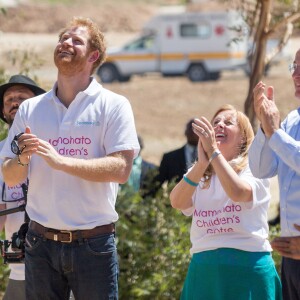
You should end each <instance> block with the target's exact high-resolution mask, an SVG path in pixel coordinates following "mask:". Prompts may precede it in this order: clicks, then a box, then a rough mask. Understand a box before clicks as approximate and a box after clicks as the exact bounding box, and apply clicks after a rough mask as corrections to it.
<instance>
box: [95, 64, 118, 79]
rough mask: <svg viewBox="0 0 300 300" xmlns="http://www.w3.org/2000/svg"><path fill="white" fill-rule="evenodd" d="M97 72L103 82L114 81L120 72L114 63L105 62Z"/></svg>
mask: <svg viewBox="0 0 300 300" xmlns="http://www.w3.org/2000/svg"><path fill="white" fill-rule="evenodd" d="M97 74H98V76H99V77H100V79H101V82H103V83H112V82H114V81H115V80H118V79H119V72H118V71H117V68H116V67H115V66H114V65H111V64H104V65H102V66H101V67H100V68H99V69H98V70H97Z"/></svg>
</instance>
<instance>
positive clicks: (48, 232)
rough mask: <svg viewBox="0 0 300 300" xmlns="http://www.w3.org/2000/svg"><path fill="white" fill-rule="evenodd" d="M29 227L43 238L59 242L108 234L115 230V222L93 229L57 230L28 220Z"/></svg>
mask: <svg viewBox="0 0 300 300" xmlns="http://www.w3.org/2000/svg"><path fill="white" fill-rule="evenodd" d="M29 228H30V229H32V230H33V231H35V232H36V233H38V234H40V235H42V236H43V237H44V238H46V239H48V240H52V241H56V242H61V243H72V242H74V241H77V240H79V239H88V238H92V237H94V236H97V235H101V234H108V233H114V232H115V224H114V223H111V224H107V225H102V226H97V227H95V228H93V229H85V230H74V231H71V230H57V229H53V228H47V227H44V226H43V225H41V224H39V223H37V222H35V221H30V223H29Z"/></svg>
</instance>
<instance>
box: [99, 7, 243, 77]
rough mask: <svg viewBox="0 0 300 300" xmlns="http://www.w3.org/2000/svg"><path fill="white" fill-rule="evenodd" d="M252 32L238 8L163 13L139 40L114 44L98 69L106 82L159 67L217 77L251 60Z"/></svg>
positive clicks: (167, 71) (170, 72)
mask: <svg viewBox="0 0 300 300" xmlns="http://www.w3.org/2000/svg"><path fill="white" fill-rule="evenodd" d="M247 32H248V31H247V26H246V24H245V23H244V21H243V19H242V17H241V16H240V15H239V14H238V13H237V12H236V11H228V12H227V11H226V12H224V11H222V12H183V13H176V14H175V13H172V14H161V15H158V16H155V17H154V18H153V19H151V20H150V21H149V22H148V23H147V24H146V25H145V26H144V28H143V33H142V34H141V35H140V36H139V37H137V38H136V39H134V40H133V41H131V42H129V43H127V44H125V45H124V46H122V47H120V48H110V49H108V53H107V54H108V57H107V60H106V62H105V63H104V64H103V65H102V66H101V67H100V68H99V69H98V70H97V74H98V75H99V77H100V79H101V81H102V82H103V83H109V82H113V81H128V80H129V79H130V77H131V76H132V75H136V74H140V75H142V74H146V73H153V72H156V73H157V72H158V73H161V74H162V75H163V76H174V75H186V76H187V77H188V78H189V79H190V80H191V81H204V80H209V79H213V80H216V79H218V78H219V76H220V72H221V71H223V70H228V69H236V68H240V67H241V66H244V65H245V64H246V63H247V50H248V44H247V43H248V36H247Z"/></svg>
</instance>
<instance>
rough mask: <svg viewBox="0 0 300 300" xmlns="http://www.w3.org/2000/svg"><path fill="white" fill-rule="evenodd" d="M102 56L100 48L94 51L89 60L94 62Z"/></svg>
mask: <svg viewBox="0 0 300 300" xmlns="http://www.w3.org/2000/svg"><path fill="white" fill-rule="evenodd" d="M99 56H100V53H99V51H98V50H95V51H92V52H91V54H90V57H89V62H92V63H94V62H95V61H96V60H97V59H98V58H99Z"/></svg>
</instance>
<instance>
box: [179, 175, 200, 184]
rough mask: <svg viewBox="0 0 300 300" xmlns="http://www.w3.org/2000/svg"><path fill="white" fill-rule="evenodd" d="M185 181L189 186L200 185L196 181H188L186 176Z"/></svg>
mask: <svg viewBox="0 0 300 300" xmlns="http://www.w3.org/2000/svg"><path fill="white" fill-rule="evenodd" d="M183 180H184V181H185V182H186V183H188V184H189V185H191V186H197V185H198V183H196V182H194V181H192V180H190V179H188V178H187V177H186V176H183Z"/></svg>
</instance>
